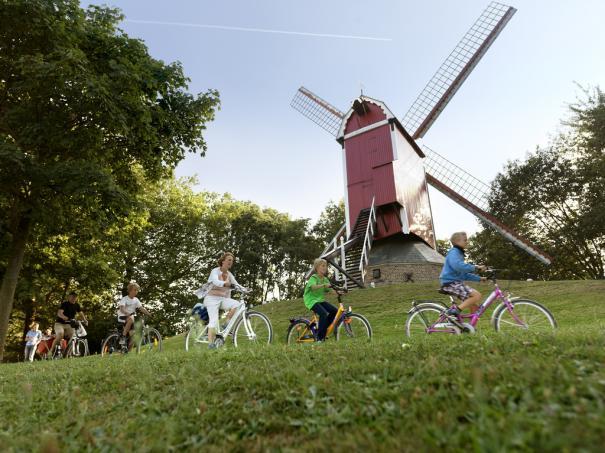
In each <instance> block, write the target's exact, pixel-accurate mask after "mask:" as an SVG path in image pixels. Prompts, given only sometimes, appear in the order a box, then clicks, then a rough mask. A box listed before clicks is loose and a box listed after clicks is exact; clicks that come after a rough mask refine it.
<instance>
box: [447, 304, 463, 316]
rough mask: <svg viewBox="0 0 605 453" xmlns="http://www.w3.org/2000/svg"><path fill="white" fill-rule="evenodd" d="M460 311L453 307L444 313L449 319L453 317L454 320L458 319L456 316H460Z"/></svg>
mask: <svg viewBox="0 0 605 453" xmlns="http://www.w3.org/2000/svg"><path fill="white" fill-rule="evenodd" d="M460 313H461V311H460V309H459V308H458V307H456V306H455V305H454V306H453V307H450V308H448V309H447V310H446V311H445V314H446V315H447V316H448V317H449V318H451V317H455V318H456V319H458V316H460Z"/></svg>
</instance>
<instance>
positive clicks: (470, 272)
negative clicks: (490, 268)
mask: <svg viewBox="0 0 605 453" xmlns="http://www.w3.org/2000/svg"><path fill="white" fill-rule="evenodd" d="M450 242H451V243H452V246H453V247H452V248H451V249H450V251H449V252H447V255H446V256H445V263H444V264H443V270H442V271H441V275H439V281H440V282H441V289H442V290H443V291H445V292H447V293H449V294H451V295H452V296H456V297H457V298H458V299H460V300H461V301H462V303H461V304H460V305H458V306H455V305H454V306H453V307H452V308H450V309H448V310H447V314H448V315H449V316H453V317H458V315H459V314H460V312H461V311H462V310H464V309H466V308H469V307H473V306H479V305H480V304H481V293H480V292H479V291H477V290H475V289H473V288H471V287H469V286H467V285H465V284H464V282H465V281H473V282H484V281H486V278H485V277H479V276H478V275H477V274H475V272H477V271H485V269H487V267H486V266H475V265H473V264H469V263H465V262H464V255H465V249H466V247H467V245H468V238H467V236H466V233H465V232H458V233H454V234H452V237H451V238H450Z"/></svg>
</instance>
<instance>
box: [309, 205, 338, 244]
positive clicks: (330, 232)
mask: <svg viewBox="0 0 605 453" xmlns="http://www.w3.org/2000/svg"><path fill="white" fill-rule="evenodd" d="M344 223H345V203H344V201H343V200H342V199H341V200H340V201H339V202H337V203H335V202H334V201H330V202H328V204H327V205H326V207H325V208H324V210H323V211H322V213H321V215H320V216H319V219H318V220H317V223H316V224H315V225H314V226H313V234H314V236H315V237H316V238H317V239H318V241H319V242H320V243H321V244H322V245H323V246H325V245H326V244H327V243H328V242H330V241H331V240H332V238H333V237H334V236H335V235H336V233H338V230H340V228H341V227H342V226H343V224H344Z"/></svg>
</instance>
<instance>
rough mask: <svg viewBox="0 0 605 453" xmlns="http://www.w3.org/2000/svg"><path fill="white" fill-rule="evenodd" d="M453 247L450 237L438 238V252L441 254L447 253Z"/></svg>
mask: <svg viewBox="0 0 605 453" xmlns="http://www.w3.org/2000/svg"><path fill="white" fill-rule="evenodd" d="M451 248H452V244H451V243H450V240H449V239H437V252H438V253H440V254H441V255H443V256H445V255H447V252H449V250H450V249H451Z"/></svg>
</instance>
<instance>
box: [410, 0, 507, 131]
mask: <svg viewBox="0 0 605 453" xmlns="http://www.w3.org/2000/svg"><path fill="white" fill-rule="evenodd" d="M516 12H517V10H516V9H515V8H513V7H511V6H507V5H503V4H501V3H497V2H492V3H490V4H489V6H488V7H487V8H486V9H485V10H484V11H483V13H482V14H481V16H479V18H478V19H477V21H476V22H475V23H474V24H473V25H472V26H471V28H470V29H469V30H468V31H467V32H466V34H465V35H464V37H463V38H462V39H461V40H460V42H459V43H458V44H457V45H456V47H455V48H454V50H453V51H452V52H451V53H450V55H449V56H448V57H447V58H446V60H445V61H444V62H443V64H442V65H441V66H440V67H439V69H437V72H435V74H434V75H433V77H432V78H431V80H429V82H428V83H427V84H426V86H425V87H424V89H423V90H422V92H421V93H420V94H419V95H418V97H417V98H416V100H415V101H414V103H413V104H412V106H411V107H410V109H409V110H408V111H407V113H406V114H405V116H404V117H403V119H402V120H401V122H402V123H403V125H404V126H405V127H406V129H407V130H408V131H409V132H410V134H411V135H412V137H413V138H414V139H418V138H421V137H423V136H424V134H425V133H426V132H427V131H428V130H429V128H430V127H431V126H432V125H433V123H434V122H435V120H436V119H437V118H438V117H439V115H440V114H441V112H443V110H444V109H445V107H446V106H447V104H448V103H449V102H450V100H451V99H452V98H453V96H454V95H455V94H456V92H457V91H458V89H459V88H460V87H461V86H462V84H463V83H464V81H465V80H466V79H467V78H468V76H469V75H470V73H471V72H472V71H473V69H474V68H475V66H477V64H478V63H479V61H480V60H481V58H483V56H484V55H485V54H486V52H487V51H488V49H489V48H490V47H491V45H492V44H493V43H494V41H495V40H496V38H497V37H498V35H499V34H500V32H502V30H504V27H506V24H508V22H509V21H510V20H511V18H512V17H513V16H514V14H515V13H516Z"/></svg>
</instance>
